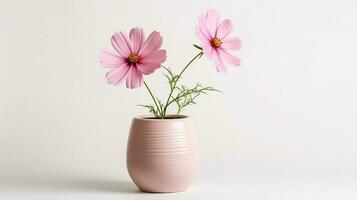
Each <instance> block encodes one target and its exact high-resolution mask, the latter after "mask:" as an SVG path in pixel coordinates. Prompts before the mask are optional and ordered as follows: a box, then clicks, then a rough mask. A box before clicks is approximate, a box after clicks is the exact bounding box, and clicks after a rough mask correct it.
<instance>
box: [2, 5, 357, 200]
mask: <svg viewBox="0 0 357 200" xmlns="http://www.w3.org/2000/svg"><path fill="white" fill-rule="evenodd" d="M210 8H216V9H217V10H218V11H220V12H221V17H222V18H230V19H232V20H233V23H234V25H235V29H234V31H233V33H232V35H237V36H239V37H240V38H241V40H242V41H243V48H242V50H241V51H239V52H237V53H236V55H238V56H239V57H240V58H241V59H242V66H241V67H240V68H230V70H229V73H228V74H219V73H217V72H216V71H215V67H214V64H213V62H212V61H210V60H208V59H207V58H203V59H201V60H199V61H198V62H196V63H195V64H194V65H192V67H191V68H190V70H188V71H187V73H186V74H185V77H184V83H185V84H187V85H190V84H194V83H196V82H197V81H199V82H201V83H202V84H206V85H212V86H214V87H216V88H218V89H221V90H223V91H224V94H215V95H209V96H203V97H202V98H201V99H200V103H199V105H198V106H194V107H191V108H189V110H187V112H186V114H189V115H191V116H192V117H193V119H194V122H195V127H196V131H197V137H198V143H199V151H200V169H199V172H198V174H197V177H196V179H195V181H194V183H193V185H192V187H191V188H190V190H188V191H187V192H183V193H179V194H161V195H160V194H143V193H137V190H136V188H135V186H134V185H133V184H132V183H131V181H130V178H129V176H128V175H127V171H126V164H125V151H126V141H127V136H128V129H129V126H130V122H131V119H132V117H134V116H136V115H140V114H146V110H143V109H142V108H140V107H137V106H136V105H137V104H142V103H147V102H150V99H149V96H148V94H147V93H146V91H145V90H144V88H140V89H136V90H129V89H126V88H125V86H123V85H122V86H118V87H114V86H110V85H107V84H106V81H105V79H104V76H105V72H106V71H107V70H106V69H104V68H102V67H100V65H99V58H98V57H99V52H100V50H101V49H103V48H111V45H110V36H111V35H112V33H113V32H115V31H120V30H122V31H126V32H128V31H129V30H130V28H132V27H135V26H139V27H143V28H144V30H145V32H146V33H147V34H148V33H149V32H151V31H153V30H158V31H159V32H160V33H161V35H162V36H163V38H164V44H163V48H165V49H166V50H167V52H168V59H167V62H166V65H168V66H171V67H172V68H173V69H174V70H176V71H178V70H179V69H180V68H181V67H182V65H184V64H185V63H186V62H187V61H188V59H189V58H191V57H192V56H193V55H194V53H196V52H197V51H196V49H194V48H193V47H192V46H191V44H192V43H198V39H197V38H196V36H195V34H194V26H195V25H196V23H197V19H198V17H199V15H200V14H201V13H202V12H205V11H206V10H207V9H210ZM0 30H1V31H0V198H1V199H3V198H4V199H12V198H14V199H15V198H20V199H22V198H23V199H28V198H29V197H34V199H49V198H51V199H56V198H58V199H62V198H66V199H68V198H69V197H74V198H73V199H79V198H81V197H83V198H86V199H88V198H93V199H98V198H100V199H137V198H142V199H190V198H192V199H217V198H223V199H274V200H276V199H356V198H357V189H356V188H357V145H356V142H357V135H356V134H357V125H356V124H357V106H356V102H357V93H356V89H357V78H356V76H357V60H356V50H357V49H356V47H357V37H356V36H357V1H354V0H339V1H337V0H336V1H332V0H300V1H288V0H271V1H262V0H260V1H259V0H250V1H248V0H246V1H243V0H234V1H233V0H232V1H228V0H217V1H188V0H187V1H182V0H181V1H165V0H161V1H139V0H130V1H129V0H127V1H114V0H113V1H99V0H97V1H93V0H92V1H84V0H83V1H79V0H77V1H69V0H62V1H45V0H42V1H41V0H34V1H25V0H23V1H20V0H11V1H10V0H8V1H4V0H1V1H0ZM145 79H146V81H147V82H148V83H149V84H150V85H151V86H152V87H153V90H154V91H155V92H156V93H157V94H158V96H161V97H164V96H165V93H164V92H165V91H166V87H167V85H165V83H164V81H165V80H164V79H163V76H162V75H161V72H157V73H155V74H153V75H150V76H147V77H145ZM5 197H6V198H5Z"/></svg>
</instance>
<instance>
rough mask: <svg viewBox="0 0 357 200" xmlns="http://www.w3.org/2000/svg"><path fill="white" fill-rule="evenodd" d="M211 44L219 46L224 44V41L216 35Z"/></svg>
mask: <svg viewBox="0 0 357 200" xmlns="http://www.w3.org/2000/svg"><path fill="white" fill-rule="evenodd" d="M211 44H212V46H213V47H215V48H219V47H220V46H221V44H222V41H221V39H219V38H216V37H215V38H213V39H212V41H211Z"/></svg>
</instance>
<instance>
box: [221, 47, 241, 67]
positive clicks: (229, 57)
mask: <svg viewBox="0 0 357 200" xmlns="http://www.w3.org/2000/svg"><path fill="white" fill-rule="evenodd" d="M220 55H221V58H222V60H224V61H227V62H228V63H230V64H232V65H235V66H238V65H240V59H239V58H237V57H235V56H233V55H231V54H230V53H228V52H226V51H224V50H221V51H220Z"/></svg>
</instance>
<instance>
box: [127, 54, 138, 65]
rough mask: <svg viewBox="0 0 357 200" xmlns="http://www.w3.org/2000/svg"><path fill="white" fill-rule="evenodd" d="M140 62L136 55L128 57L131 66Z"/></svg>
mask: <svg viewBox="0 0 357 200" xmlns="http://www.w3.org/2000/svg"><path fill="white" fill-rule="evenodd" d="M138 61H139V56H138V55H137V54H135V53H132V54H130V56H129V57H128V62H129V63H130V64H134V63H137V62H138Z"/></svg>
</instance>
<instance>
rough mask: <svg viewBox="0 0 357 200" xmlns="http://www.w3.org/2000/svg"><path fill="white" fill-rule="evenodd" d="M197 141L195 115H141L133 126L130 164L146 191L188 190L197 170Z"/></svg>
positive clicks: (128, 156) (128, 158)
mask: <svg viewBox="0 0 357 200" xmlns="http://www.w3.org/2000/svg"><path fill="white" fill-rule="evenodd" d="M196 162H197V160H196V143H195V135H194V130H193V127H192V124H191V118H190V117H188V116H184V115H179V116H169V119H155V118H150V117H147V116H140V117H136V118H134V119H133V121H132V124H131V129H130V135H129V141H128V149H127V167H128V172H129V175H130V177H131V178H132V179H133V181H134V183H135V184H136V185H137V186H138V187H139V189H140V190H141V191H144V192H180V191H183V190H186V189H187V188H188V186H189V185H190V183H191V180H192V178H193V175H194V173H195V170H196Z"/></svg>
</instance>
